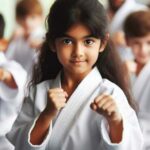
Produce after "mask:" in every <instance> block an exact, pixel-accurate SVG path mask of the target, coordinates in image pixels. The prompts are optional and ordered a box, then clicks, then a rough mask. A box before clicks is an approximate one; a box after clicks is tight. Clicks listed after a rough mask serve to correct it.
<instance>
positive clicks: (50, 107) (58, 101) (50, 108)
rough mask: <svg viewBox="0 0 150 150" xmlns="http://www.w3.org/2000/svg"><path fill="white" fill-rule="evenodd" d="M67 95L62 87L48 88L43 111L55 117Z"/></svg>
mask: <svg viewBox="0 0 150 150" xmlns="http://www.w3.org/2000/svg"><path fill="white" fill-rule="evenodd" d="M67 97H68V94H67V93H66V92H65V91H64V90H63V89H62V88H54V89H49V90H48V99H47V106H46V108H45V113H46V114H47V115H50V116H52V117H55V116H56V114H57V113H58V112H59V110H60V109H61V108H63V107H65V105H66V101H67Z"/></svg>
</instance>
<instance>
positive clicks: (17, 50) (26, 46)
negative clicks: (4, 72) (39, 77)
mask: <svg viewBox="0 0 150 150" xmlns="http://www.w3.org/2000/svg"><path fill="white" fill-rule="evenodd" d="M16 20H17V22H18V24H19V25H20V27H19V28H17V31H15V33H14V35H13V37H12V41H11V43H10V44H9V47H8V51H7V53H6V55H7V57H8V58H10V59H12V60H15V61H17V62H18V63H20V64H21V65H22V66H23V67H24V69H25V70H26V71H27V73H29V74H31V71H32V66H33V64H34V63H35V62H36V60H37V54H38V49H39V48H40V46H41V43H42V42H43V37H44V29H43V27H42V23H43V11H42V6H41V4H40V2H39V1H38V0H21V1H19V2H18V3H17V6H16Z"/></svg>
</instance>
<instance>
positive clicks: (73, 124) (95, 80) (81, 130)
mask: <svg viewBox="0 0 150 150" xmlns="http://www.w3.org/2000/svg"><path fill="white" fill-rule="evenodd" d="M108 39H109V34H108V29H107V17H106V12H105V10H104V8H103V6H102V5H101V4H100V3H99V1H98V0H56V1H55V2H54V4H53V6H52V8H51V11H50V13H49V15H48V31H47V34H46V40H45V42H44V44H43V47H42V50H41V53H40V59H39V63H38V64H37V66H36V68H35V74H34V76H33V78H32V87H31V88H30V89H31V91H30V92H31V93H30V94H29V96H28V97H27V98H26V99H25V103H24V105H23V108H22V112H21V113H20V115H19V117H18V119H17V120H16V122H15V124H14V127H13V129H12V131H11V132H10V133H9V135H8V138H9V140H10V141H11V142H12V143H13V144H14V145H15V147H16V149H17V150H20V149H21V150H111V149H113V150H129V149H130V150H135V149H138V150H140V148H141V146H142V135H141V131H140V127H139V124H138V120H137V117H136V114H135V111H134V110H133V109H132V107H131V106H130V105H129V103H130V102H131V98H130V94H129V92H128V87H127V86H126V83H125V80H124V76H123V75H125V74H124V73H123V72H122V71H123V68H122V65H121V62H120V60H119V59H118V57H117V56H118V55H117V53H116V51H115V50H114V49H111V46H110V45H109V44H108V43H107V42H108ZM121 74H123V75H122V76H121ZM104 78H105V79H104ZM106 78H107V79H106ZM108 79H109V80H110V81H109V80H108ZM42 81H44V82H42ZM111 81H112V82H111ZM113 82H114V83H113ZM38 83H40V84H38ZM115 83H116V84H118V85H119V86H120V87H121V88H122V89H123V90H124V92H125V93H126V95H127V97H128V100H127V99H126V96H125V95H124V93H123V91H122V90H121V89H120V88H119V87H118V86H117V85H116V84H115ZM128 102H129V103H128Z"/></svg>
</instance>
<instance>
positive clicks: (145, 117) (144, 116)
mask: <svg viewBox="0 0 150 150" xmlns="http://www.w3.org/2000/svg"><path fill="white" fill-rule="evenodd" d="M133 95H134V97H135V100H136V101H137V102H138V104H139V113H138V118H139V121H140V125H141V128H142V131H143V135H144V148H143V150H149V149H150V126H149V125H150V62H149V63H148V64H146V66H144V68H143V69H142V70H141V72H140V73H139V75H138V76H137V77H136V76H135V75H134V81H133Z"/></svg>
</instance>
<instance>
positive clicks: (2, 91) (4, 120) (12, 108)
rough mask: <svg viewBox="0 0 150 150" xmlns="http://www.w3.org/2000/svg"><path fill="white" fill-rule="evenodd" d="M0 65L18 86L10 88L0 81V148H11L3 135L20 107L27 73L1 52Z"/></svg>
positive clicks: (2, 149)
mask: <svg viewBox="0 0 150 150" xmlns="http://www.w3.org/2000/svg"><path fill="white" fill-rule="evenodd" d="M0 67H1V68H4V69H6V70H8V71H9V72H11V74H12V76H13V78H14V80H15V82H16V84H17V87H18V88H17V89H12V88H9V87H8V86H7V85H6V84H5V83H4V82H2V81H0V150H12V149H13V146H12V145H11V144H10V143H9V141H7V139H6V137H5V135H6V133H7V132H9V131H10V129H11V127H12V125H13V123H14V121H15V119H16V117H17V115H18V113H19V111H20V109H21V106H22V100H23V97H24V86H25V82H26V76H27V74H26V71H25V70H24V69H23V68H22V67H21V66H20V65H19V64H18V63H16V62H14V61H8V60H7V59H6V57H5V55H4V53H2V52H0Z"/></svg>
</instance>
